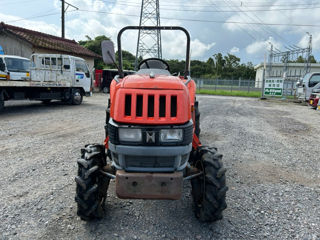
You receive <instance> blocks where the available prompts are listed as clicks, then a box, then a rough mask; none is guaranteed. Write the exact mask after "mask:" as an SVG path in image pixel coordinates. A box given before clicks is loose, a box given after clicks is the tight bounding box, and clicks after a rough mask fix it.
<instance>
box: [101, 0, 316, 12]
mask: <svg viewBox="0 0 320 240" xmlns="http://www.w3.org/2000/svg"><path fill="white" fill-rule="evenodd" d="M100 1H102V2H106V3H117V4H119V3H122V4H127V5H128V4H135V5H137V6H140V4H138V3H137V2H128V1H109V0H100ZM218 2H220V3H224V1H215V3H218ZM231 2H232V3H234V2H235V1H231ZM236 2H237V3H239V2H240V4H239V7H241V6H246V7H247V8H261V7H279V6H280V7H281V6H282V7H288V6H315V5H319V3H296V4H291V3H290V4H264V5H256V6H249V5H247V4H246V3H259V4H261V2H245V1H236ZM241 3H242V5H241ZM182 4H183V6H190V7H212V5H208V4H205V5H203V4H190V3H185V2H183V3H182V2H181V4H177V3H172V2H164V1H162V2H161V5H162V6H170V7H172V6H179V7H181V5H182ZM216 5H217V4H216ZM218 6H220V7H221V6H222V7H223V5H218ZM292 10H293V9H292Z"/></svg>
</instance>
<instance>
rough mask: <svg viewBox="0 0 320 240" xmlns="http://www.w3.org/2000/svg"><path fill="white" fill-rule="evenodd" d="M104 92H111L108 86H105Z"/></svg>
mask: <svg viewBox="0 0 320 240" xmlns="http://www.w3.org/2000/svg"><path fill="white" fill-rule="evenodd" d="M102 92H103V93H109V92H110V89H109V88H108V87H104V88H103V89H102Z"/></svg>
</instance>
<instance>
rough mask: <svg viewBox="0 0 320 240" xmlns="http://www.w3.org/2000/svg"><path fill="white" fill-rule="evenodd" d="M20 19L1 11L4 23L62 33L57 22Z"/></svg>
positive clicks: (0, 18) (55, 33) (40, 30)
mask: <svg viewBox="0 0 320 240" xmlns="http://www.w3.org/2000/svg"><path fill="white" fill-rule="evenodd" d="M4 19H5V20H4ZM18 20H19V21H18ZM20 20H21V18H20V17H16V16H12V15H6V14H3V13H0V21H4V23H7V24H10V25H15V26H21V27H24V28H27V29H30V30H34V31H39V32H43V33H47V34H52V35H60V32H61V30H60V28H59V27H57V26H56V25H55V24H48V23H46V22H44V21H33V20H21V21H20Z"/></svg>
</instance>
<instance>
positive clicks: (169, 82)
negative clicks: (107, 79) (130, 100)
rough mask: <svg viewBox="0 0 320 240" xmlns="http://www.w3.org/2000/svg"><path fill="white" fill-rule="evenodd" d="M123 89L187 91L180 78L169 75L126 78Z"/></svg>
mask: <svg viewBox="0 0 320 240" xmlns="http://www.w3.org/2000/svg"><path fill="white" fill-rule="evenodd" d="M122 87H123V88H137V89H170V90H183V89H185V85H184V83H183V81H182V80H181V79H180V78H179V77H174V76H167V75H155V76H154V77H150V75H147V74H135V75H129V76H127V77H125V78H124V79H123V82H122Z"/></svg>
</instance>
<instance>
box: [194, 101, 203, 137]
mask: <svg viewBox="0 0 320 240" xmlns="http://www.w3.org/2000/svg"><path fill="white" fill-rule="evenodd" d="M194 110H195V120H196V122H195V134H196V135H197V137H198V138H199V135H200V132H201V129H200V111H199V102H198V101H196V102H195V104H194Z"/></svg>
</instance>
